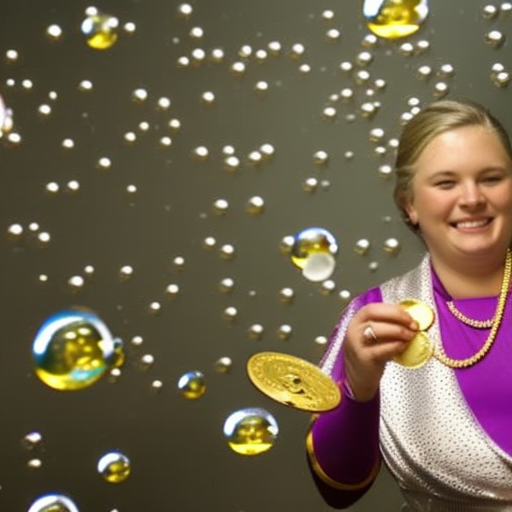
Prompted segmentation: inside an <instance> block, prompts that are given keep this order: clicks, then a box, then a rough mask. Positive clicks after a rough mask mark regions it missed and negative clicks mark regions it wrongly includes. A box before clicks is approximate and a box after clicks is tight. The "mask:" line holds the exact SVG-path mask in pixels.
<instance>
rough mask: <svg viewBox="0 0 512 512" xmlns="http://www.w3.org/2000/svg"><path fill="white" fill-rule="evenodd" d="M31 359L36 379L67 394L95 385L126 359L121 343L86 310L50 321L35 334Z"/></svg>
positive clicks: (58, 316) (72, 311) (63, 312)
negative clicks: (67, 392)
mask: <svg viewBox="0 0 512 512" xmlns="http://www.w3.org/2000/svg"><path fill="white" fill-rule="evenodd" d="M32 356H33V360H34V365H35V373H36V374H37V376H38V377H39V378H40V379H41V380H42V381H43V382H44V383H45V384H46V385H48V386H50V387H51V388H54V389H58V390H66V391H70V390H77V389H83V388H86V387H88V386H90V385H92V384H94V383H95V382H96V381H97V380H99V379H100V378H101V377H102V376H103V375H104V374H105V372H106V371H107V370H109V369H110V368H112V367H114V366H120V365H121V364H122V362H123V359H124V355H123V351H122V342H121V341H120V340H119V339H114V338H113V337H112V335H111V334H110V332H109V330H108V328H107V326H106V325H105V324H104V323H103V322H102V321H101V320H100V318H98V316H96V315H95V314H94V313H92V312H89V311H85V310H84V311H82V310H68V311H61V312H59V313H56V314H54V315H53V316H51V317H50V318H48V319H47V320H46V321H45V323H44V324H43V325H42V326H41V328H40V329H39V331H38V332H37V334H36V337H35V339H34V343H33V346H32Z"/></svg>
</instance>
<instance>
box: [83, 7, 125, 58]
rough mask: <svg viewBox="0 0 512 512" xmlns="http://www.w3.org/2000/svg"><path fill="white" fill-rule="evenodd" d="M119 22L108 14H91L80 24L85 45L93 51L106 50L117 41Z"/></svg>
mask: <svg viewBox="0 0 512 512" xmlns="http://www.w3.org/2000/svg"><path fill="white" fill-rule="evenodd" d="M118 26H119V20H118V19H117V18H115V17H114V16H110V15H108V14H100V13H96V14H91V15H90V16H88V17H87V18H85V20H84V21H83V22H82V27H81V28H82V33H83V34H84V35H85V36H86V37H87V44H88V45H89V46H90V47H91V48H94V49H95V50H106V49H107V48H110V47H111V46H113V45H114V43H115V42H116V41H117V28H118Z"/></svg>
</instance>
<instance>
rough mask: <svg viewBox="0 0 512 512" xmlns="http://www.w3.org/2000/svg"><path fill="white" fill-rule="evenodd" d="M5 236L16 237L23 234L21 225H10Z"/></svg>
mask: <svg viewBox="0 0 512 512" xmlns="http://www.w3.org/2000/svg"><path fill="white" fill-rule="evenodd" d="M7 234H8V235H11V236H15V237H18V236H20V235H22V234H23V226H22V225H21V224H11V225H10V226H9V227H8V228H7Z"/></svg>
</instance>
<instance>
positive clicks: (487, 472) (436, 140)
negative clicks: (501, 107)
mask: <svg viewBox="0 0 512 512" xmlns="http://www.w3.org/2000/svg"><path fill="white" fill-rule="evenodd" d="M396 167H397V173H396V175H397V182H396V188H395V200H396V202H397V205H398V207H399V208H400V210H401V211H402V213H403V214H404V217H405V219H406V221H407V222H408V224H409V226H410V227H412V228H413V229H414V230H415V232H416V233H417V234H418V235H419V236H420V237H421V238H422V240H423V241H424V243H425V246H426V249H427V252H426V254H425V256H424V258H423V260H422V262H421V264H420V265H419V266H418V267H417V268H416V269H414V270H412V271H409V272H408V273H406V274H405V275H402V276H399V277H395V278H393V279H391V280H389V281H387V282H385V283H384V284H382V285H381V286H378V287H375V288H372V289H370V290H368V291H366V292H365V293H363V294H362V295H360V296H359V297H357V298H355V299H354V300H353V301H352V302H351V304H350V305H349V306H348V307H347V308H346V309H345V311H344V312H343V314H342V316H341V318H340V320H339V323H338V325H337V326H336V329H335V331H334V335H333V336H332V339H331V342H330V345H329V348H328V350H327V353H326V355H325V357H324V359H323V361H322V366H323V370H324V371H325V372H326V373H328V374H329V375H331V377H332V378H333V379H334V380H335V381H337V382H340V387H341V389H342V391H343V395H344V396H343V399H342V401H341V404H340V405H339V406H338V408H337V409H335V410H334V411H331V412H328V413H322V414H320V415H319V416H318V417H316V418H315V421H314V422H313V424H312V428H311V429H310V432H309V435H308V440H307V447H308V455H309V460H310V464H311V468H312V472H313V476H314V479H315V482H316V483H317V485H318V488H319V490H320V491H321V493H322V495H323V496H324V497H325V499H326V500H327V501H328V502H329V503H330V504H331V505H333V506H336V507H338V508H345V507H347V506H349V505H350V504H351V503H353V502H354V501H356V500H357V499H359V497H360V496H361V495H363V494H364V493H365V492H366V491H367V490H368V489H369V488H370V487H371V485H372V483H373V481H374V480H375V478H376V475H377V474H378V470H379V467H380V461H381V459H383V460H384V462H385V463H386V465H387V466H388V468H389V469H390V470H391V473H392V474H393V475H394V476H395V477H396V479H397V481H398V483H399V485H400V488H401V490H402V494H403V496H404V498H405V501H406V505H405V507H406V508H404V509H403V510H407V511H426V510H436V511H437V512H444V511H446V512H448V511H456V510H464V511H472V510H486V511H487V510H489V511H491V510H500V511H505V510H512V485H511V484H510V481H511V480H510V475H511V472H512V440H511V439H510V436H509V434H508V433H509V432H510V431H511V429H512V410H511V409H510V407H508V404H509V403H510V402H511V400H512V383H511V382H510V378H509V374H510V366H509V364H508V363H507V361H510V352H511V348H512V335H511V334H510V331H509V330H507V329H503V325H504V323H505V322H506V320H507V319H510V318H511V317H512V303H511V301H510V300H509V295H510V277H511V269H512V256H511V252H510V249H509V246H510V243H511V240H512V150H511V147H510V142H509V139H508V136H507V134H506V132H505V130H504V129H503V127H502V126H501V124H500V123H499V121H498V120H497V119H496V118H495V117H493V116H492V115H491V114H490V113H489V112H488V111H487V110H486V109H485V108H483V107H482V106H480V105H477V104H474V103H469V102H463V101H454V100H450V101H439V102H435V103H433V104H431V105H429V106H427V107H425V108H424V109H423V110H422V111H420V112H419V113H418V114H417V115H416V117H414V118H413V119H412V120H411V121H410V122H409V124H408V125H407V126H406V127H405V129H404V131H403V134H402V137H401V139H400V144H399V148H398V153H397V160H396ZM404 299H408V300H409V302H412V303H413V304H414V305H415V308H416V311H414V310H413V309H410V308H409V309H407V308H405V307H403V304H404ZM418 311H419V315H418V314H416V313H417V312H418ZM432 313H433V315H432ZM426 314H428V316H430V315H432V317H433V318H434V321H433V322H432V324H431V325H429V326H428V327H425V326H421V321H422V319H423V317H425V315H426ZM425 340H426V341H425ZM418 343H422V344H423V345H425V344H428V345H429V347H423V348H422V352H423V353H424V354H426V357H425V358H422V359H421V360H418V359H415V360H414V364H409V363H410V361H411V359H410V358H408V357H403V356H404V354H406V353H407V352H408V351H409V350H410V347H411V346H413V345H414V346H418ZM427 348H428V350H427ZM483 383H485V386H483ZM490 397H492V403H490V402H489V398H490Z"/></svg>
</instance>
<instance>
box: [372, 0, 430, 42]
mask: <svg viewBox="0 0 512 512" xmlns="http://www.w3.org/2000/svg"><path fill="white" fill-rule="evenodd" d="M363 15H364V17H365V19H366V21H367V26H368V28H369V29H370V30H371V31H372V32H373V33H374V34H376V35H378V36H379V37H384V38H386V39H398V38H400V37H406V36H409V35H411V34H414V33H415V32H417V31H418V30H419V28H420V26H421V24H422V23H423V22H424V21H425V19H426V17H427V16H428V2H427V0H402V1H399V2H397V1H396V0H365V1H364V4H363Z"/></svg>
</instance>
